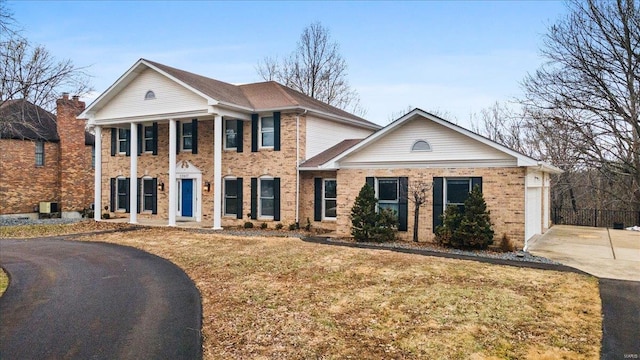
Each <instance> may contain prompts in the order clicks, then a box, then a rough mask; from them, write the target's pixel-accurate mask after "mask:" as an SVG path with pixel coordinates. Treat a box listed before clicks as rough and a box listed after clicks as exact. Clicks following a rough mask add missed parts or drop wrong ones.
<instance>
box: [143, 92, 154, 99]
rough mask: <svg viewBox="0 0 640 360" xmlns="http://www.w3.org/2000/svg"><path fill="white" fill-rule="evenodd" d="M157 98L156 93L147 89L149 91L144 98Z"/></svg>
mask: <svg viewBox="0 0 640 360" xmlns="http://www.w3.org/2000/svg"><path fill="white" fill-rule="evenodd" d="M155 98H156V94H155V93H154V92H153V91H151V90H149V91H147V93H146V94H144V99H145V100H153V99H155Z"/></svg>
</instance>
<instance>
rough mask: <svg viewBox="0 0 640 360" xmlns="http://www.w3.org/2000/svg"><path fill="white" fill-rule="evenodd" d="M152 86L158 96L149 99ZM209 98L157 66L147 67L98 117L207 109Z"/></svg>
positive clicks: (104, 107)
mask: <svg viewBox="0 0 640 360" xmlns="http://www.w3.org/2000/svg"><path fill="white" fill-rule="evenodd" d="M149 90H151V91H153V93H154V94H155V99H154V100H145V95H146V94H147V92H148V91H149ZM206 109H207V100H206V99H205V98H203V97H201V96H199V95H197V94H195V93H194V92H193V91H191V90H189V89H186V88H185V87H184V86H182V85H180V84H178V83H176V82H174V81H173V80H171V79H169V78H167V77H166V76H164V75H161V74H159V73H158V72H156V71H155V70H152V69H149V68H147V69H145V70H143V71H142V72H141V73H140V74H139V75H138V76H136V78H135V79H133V80H132V81H131V82H130V83H129V84H128V85H127V86H126V87H124V88H122V90H121V91H119V92H118V93H117V94H116V95H115V96H114V97H113V98H112V99H111V100H110V101H109V102H108V103H107V104H105V105H104V106H102V108H101V109H100V110H98V111H97V112H96V114H95V116H94V120H106V119H119V118H125V117H126V118H131V117H136V116H151V115H162V114H175V113H184V112H191V111H200V112H202V111H206Z"/></svg>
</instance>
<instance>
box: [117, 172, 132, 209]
mask: <svg viewBox="0 0 640 360" xmlns="http://www.w3.org/2000/svg"><path fill="white" fill-rule="evenodd" d="M120 180H123V181H125V183H126V181H127V178H126V177H124V176H118V177H116V206H115V209H114V210H115V211H116V212H126V211H127V204H126V202H127V201H126V200H125V205H124V207H123V208H121V207H119V206H120ZM125 189H126V191H125V195H126V194H127V193H129V188H127V187H126V186H125Z"/></svg>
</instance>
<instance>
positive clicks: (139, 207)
mask: <svg viewBox="0 0 640 360" xmlns="http://www.w3.org/2000/svg"><path fill="white" fill-rule="evenodd" d="M136 196H137V199H136V212H137V213H138V214H140V210H141V209H142V206H140V198H143V199H144V197H143V196H142V178H138V193H137V194H136Z"/></svg>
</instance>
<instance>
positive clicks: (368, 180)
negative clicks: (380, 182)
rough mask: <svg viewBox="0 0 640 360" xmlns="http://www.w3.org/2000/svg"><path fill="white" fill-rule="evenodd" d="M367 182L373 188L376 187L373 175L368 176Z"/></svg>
mask: <svg viewBox="0 0 640 360" xmlns="http://www.w3.org/2000/svg"><path fill="white" fill-rule="evenodd" d="M367 184H369V186H371V188H372V189H375V185H374V180H373V177H371V176H367Z"/></svg>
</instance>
